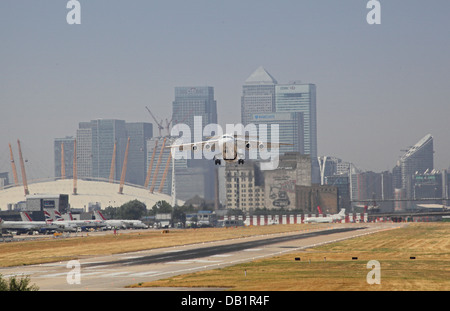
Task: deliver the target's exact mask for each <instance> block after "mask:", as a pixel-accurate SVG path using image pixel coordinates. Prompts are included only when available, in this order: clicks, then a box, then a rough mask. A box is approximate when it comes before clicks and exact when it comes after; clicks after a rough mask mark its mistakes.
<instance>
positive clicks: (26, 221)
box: [0, 212, 62, 234]
mask: <svg viewBox="0 0 450 311" xmlns="http://www.w3.org/2000/svg"><path fill="white" fill-rule="evenodd" d="M21 217H22V221H5V220H3V219H1V218H0V223H1V224H0V227H1V230H2V231H15V232H17V234H21V233H30V232H33V231H42V230H61V229H62V227H61V226H60V225H58V224H53V223H51V222H48V221H32V220H31V217H30V216H29V215H28V214H26V213H24V212H22V213H21Z"/></svg>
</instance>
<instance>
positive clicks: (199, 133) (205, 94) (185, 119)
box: [149, 86, 217, 200]
mask: <svg viewBox="0 0 450 311" xmlns="http://www.w3.org/2000/svg"><path fill="white" fill-rule="evenodd" d="M172 116H173V118H172V122H173V125H174V126H175V125H176V124H179V123H184V124H186V125H187V126H188V127H189V129H190V131H191V142H194V141H198V140H203V139H204V137H203V130H204V128H205V126H206V125H208V124H214V125H216V124H217V101H216V100H215V99H214V88H213V87H211V86H196V87H175V100H174V101H173V105H172ZM197 120H201V123H200V122H199V123H198V124H195V121H197ZM180 134H181V133H180ZM182 134H183V135H184V136H185V135H186V133H182ZM210 134H212V135H215V134H216V133H210ZM207 136H209V135H207ZM149 144H152V143H151V142H149ZM153 144H154V142H153ZM149 148H153V147H150V145H149ZM191 155H192V156H191V158H190V159H189V160H186V159H176V160H175V184H176V196H177V199H181V200H187V199H190V198H192V197H194V196H196V195H198V196H200V197H202V198H204V199H212V198H214V181H215V179H214V176H215V171H214V169H215V168H214V164H213V162H212V161H207V162H205V160H204V159H194V155H193V154H191ZM167 191H168V192H165V193H170V192H169V190H167Z"/></svg>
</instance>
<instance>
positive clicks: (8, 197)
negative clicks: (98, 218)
mask: <svg viewBox="0 0 450 311" xmlns="http://www.w3.org/2000/svg"><path fill="white" fill-rule="evenodd" d="M28 190H29V193H30V195H34V194H50V195H55V194H67V195H69V204H70V207H71V208H85V207H87V206H88V205H89V203H91V202H92V203H96V202H98V203H100V204H101V207H102V208H105V207H108V206H113V207H118V206H121V205H122V204H125V203H127V202H129V201H132V200H138V201H141V202H143V203H144V204H145V205H146V206H147V209H150V208H151V207H152V206H153V205H154V204H155V203H156V202H157V201H160V200H165V201H167V202H168V203H169V204H171V202H172V198H171V197H170V196H169V195H166V194H162V193H156V192H154V193H150V191H149V190H147V189H144V188H140V187H136V186H130V185H124V187H123V194H119V184H117V183H109V182H103V181H86V180H78V181H77V195H74V194H73V180H72V179H66V180H57V181H48V182H40V183H32V184H29V185H28ZM25 200H26V197H25V192H24V189H23V186H22V185H20V186H15V187H11V188H6V189H2V190H0V210H6V209H7V207H8V204H10V203H12V204H16V203H18V202H21V201H25Z"/></svg>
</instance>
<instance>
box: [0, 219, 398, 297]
mask: <svg viewBox="0 0 450 311" xmlns="http://www.w3.org/2000/svg"><path fill="white" fill-rule="evenodd" d="M396 226H398V225H392V224H391V225H389V224H337V225H334V224H329V225H328V226H326V227H322V226H320V227H319V226H317V227H309V229H303V230H302V229H300V230H299V231H297V232H289V233H277V234H270V235H264V236H250V237H245V238H239V239H232V240H222V241H215V242H207V243H198V244H186V245H180V246H173V247H167V248H158V249H149V250H143V251H138V252H130V253H121V254H111V255H102V256H88V257H83V258H80V259H79V260H78V261H77V262H78V263H79V271H78V272H79V274H80V282H78V283H74V282H72V276H73V273H76V272H77V271H76V270H74V267H73V266H72V265H71V264H70V262H69V261H61V262H54V263H47V264H38V265H31V266H17V267H8V268H0V274H2V275H3V276H4V277H9V276H13V275H16V276H20V275H26V276H29V277H30V281H31V284H36V285H37V286H39V288H40V290H44V291H90V290H95V291H110V290H114V291H123V290H128V291H130V290H133V289H127V288H126V286H127V285H131V284H136V283H140V282H149V281H154V280H158V279H163V278H168V277H172V276H176V275H181V274H187V273H192V272H197V271H202V270H210V269H216V268H223V267H226V266H231V265H236V264H239V263H244V262H250V261H253V260H256V259H263V258H269V257H273V256H279V255H282V254H287V253H290V252H295V251H299V250H302V249H306V248H311V247H315V246H318V245H323V244H327V243H333V242H336V241H341V240H345V239H350V238H354V237H357V236H362V235H365V234H371V233H374V232H378V231H381V230H386V229H393V228H394V227H396ZM139 290H152V291H155V290H159V289H155V288H145V289H139ZM169 290H170V291H172V290H177V289H174V288H170V289H169ZM180 290H192V289H180ZM207 290H217V289H209V288H208V289H207ZM219 290H220V289H219Z"/></svg>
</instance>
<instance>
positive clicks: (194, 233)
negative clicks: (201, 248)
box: [0, 225, 308, 267]
mask: <svg viewBox="0 0 450 311" xmlns="http://www.w3.org/2000/svg"><path fill="white" fill-rule="evenodd" d="M307 227H308V225H277V226H262V227H238V228H228V229H226V228H205V229H185V230H169V233H167V234H162V231H160V230H146V231H138V232H133V233H127V234H119V235H113V234H107V235H101V236H96V235H93V234H91V235H89V236H86V234H84V236H83V237H71V238H55V239H50V240H49V239H46V240H35V241H23V242H14V243H0V267H7V266H20V265H30V264H38V263H46V262H55V261H61V260H69V259H79V258H82V257H85V256H93V255H108V254H116V253H123V252H132V251H139V250H145V249H152V248H161V247H169V246H175V245H182V244H192V243H201V242H208V241H216V240H225V239H232V238H240V237H246V236H251V235H261V234H271V233H278V232H290V231H297V230H300V229H302V228H307Z"/></svg>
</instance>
